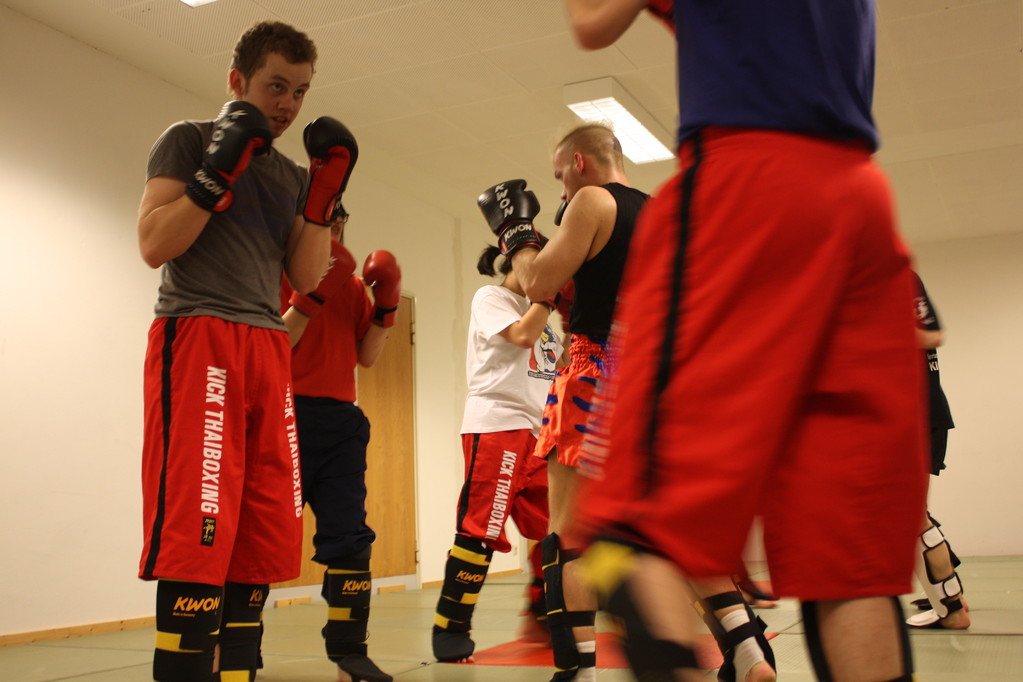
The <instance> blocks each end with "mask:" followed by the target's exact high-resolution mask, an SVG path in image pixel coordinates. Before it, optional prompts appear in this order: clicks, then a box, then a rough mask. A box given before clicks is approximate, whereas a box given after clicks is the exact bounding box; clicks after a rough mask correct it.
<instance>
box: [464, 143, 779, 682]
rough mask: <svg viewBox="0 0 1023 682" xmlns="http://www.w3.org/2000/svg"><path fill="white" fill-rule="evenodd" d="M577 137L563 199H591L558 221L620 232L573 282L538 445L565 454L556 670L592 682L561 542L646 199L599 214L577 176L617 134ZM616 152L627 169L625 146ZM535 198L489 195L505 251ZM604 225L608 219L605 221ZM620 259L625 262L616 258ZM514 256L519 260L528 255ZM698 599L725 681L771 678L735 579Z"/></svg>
mask: <svg viewBox="0 0 1023 682" xmlns="http://www.w3.org/2000/svg"><path fill="white" fill-rule="evenodd" d="M575 134H576V135H582V136H592V139H591V140H588V141H586V140H578V139H573V135H572V134H570V135H569V136H568V137H567V138H566V140H565V141H564V142H562V144H561V145H559V147H558V150H557V151H556V153H555V164H556V165H555V168H556V175H557V177H559V178H565V180H564V182H565V185H566V190H565V194H564V195H563V198H564V199H565V200H566V201H568V200H572V199H573V197H575V196H576V195H577V194H582V195H583V197H585V199H584V200H583V201H579V203H578V204H573V203H568V204H567V206H566V207H565V211H564V213H563V214H562V216H561V217H562V218H563V219H573V216H586V217H575V218H574V219H575V220H580V221H581V220H587V219H589V220H593V219H594V218H593V216H601V215H603V217H604V218H606V219H609V220H610V221H611V224H613V225H614V226H615V227H614V229H615V232H614V233H613V236H612V238H615V237H614V235H617V239H616V241H614V243H613V244H612V243H611V242H610V240H608V244H605V245H604V248H603V249H602V250H601V251H600V252H599V253H600V254H602V255H601V256H599V257H596V258H593V259H591V260H590V261H588V262H586V263H584V265H583V266H582V267H580V268H579V270H578V271H577V273H576V275H575V278H574V280H570V281H573V282H574V292H573V302H572V308H571V313H570V323H569V326H570V328H571V329H572V331H573V336H572V344H571V346H570V347H569V353H570V355H571V358H572V360H571V363H570V365H569V366H568V367H567V368H564V369H562V370H561V371H559V374H558V377H557V378H556V379H555V383H554V386H553V388H552V391H551V395H550V396H549V397H548V400H547V406H546V408H545V411H544V425H543V428H542V430H541V438H540V441H539V442H538V444H537V449H536V452H537V454H538V455H541V456H543V455H547V456H552V455H553V453H554V452H557V453H558V454H557V459H556V460H555V459H554V458H553V457H552V458H551V459H550V460H549V462H548V467H549V471H550V472H551V477H552V482H551V507H552V514H551V529H552V532H551V534H550V535H548V536H547V538H545V539H544V541H543V543H542V547H543V564H544V581H545V587H546V593H547V605H548V626H549V628H550V631H551V641H552V644H553V647H554V664H555V668H556V673H555V677H554V679H555V680H567V679H580V680H585V679H587V677H588V676H591V675H593V674H594V670H593V668H594V666H595V664H596V655H595V647H594V643H595V636H594V631H593V617H594V614H593V607H592V606H591V607H590V608H587V605H589V604H591V603H592V602H591V601H589V595H588V594H587V593H586V591H585V590H584V589H582V587H581V585H580V584H579V580H578V575H577V573H575V571H576V568H577V564H576V563H575V559H577V558H578V557H579V554H578V552H577V551H574V550H573V548H572V547H571V546H570V545H569V546H568V547H565V546H564V545H563V543H562V540H561V533H562V532H563V531H564V530H565V529H567V528H568V526H569V524H570V522H571V505H572V502H573V500H572V497H573V495H574V486H575V485H576V481H575V476H576V474H575V473H574V472H575V471H576V468H580V469H582V470H584V471H585V469H586V468H587V467H588V466H589V467H592V466H593V465H594V464H595V462H593V461H592V460H591V459H589V458H588V457H587V454H586V453H587V452H589V453H591V454H592V453H593V452H594V451H596V450H599V448H595V447H594V441H595V440H600V439H602V438H603V434H600V433H595V432H594V428H595V425H594V421H593V419H592V417H593V415H592V414H591V412H592V411H593V410H592V406H594V404H595V403H596V396H597V395H598V392H599V389H598V384H599V383H600V382H602V381H603V380H604V378H605V376H607V375H609V374H610V373H611V371H612V364H613V363H611V362H610V358H609V356H608V355H607V354H606V353H605V345H604V344H605V343H606V339H607V334H606V331H607V330H609V329H610V324H611V311H612V310H613V306H614V298H615V290H614V286H613V285H614V278H615V276H616V274H618V273H620V270H618V269H617V268H618V267H620V266H621V263H622V260H623V259H624V256H625V251H626V250H627V246H628V238H629V234H630V233H631V228H632V222H631V221H632V220H634V217H635V215H636V213H637V212H638V208H639V206H641V205H642V203H643V201H645V198H646V195H643V194H641V193H639V192H638V191H636V190H631V189H629V188H626V187H624V186H622V185H617V186H616V185H611V190H610V191H611V192H612V193H613V196H615V197H616V201H617V196H619V195H621V196H622V197H623V199H622V202H621V203H617V204H611V205H607V204H605V205H604V206H602V207H601V208H600V209H598V210H594V209H593V208H592V207H590V206H588V205H587V204H586V203H584V202H585V201H586V199H590V198H592V200H594V201H597V202H599V201H601V200H602V199H603V196H602V195H597V196H596V197H593V196H592V195H591V194H589V193H582V192H581V191H579V190H577V187H578V186H579V185H578V183H579V182H580V180H579V179H578V176H579V175H584V174H585V175H586V176H587V179H589V178H601V177H607V176H606V175H605V176H601V175H599V174H598V173H597V172H595V171H594V168H593V166H596V165H597V164H596V163H595V162H593V161H591V160H590V159H591V157H595V158H597V159H598V160H599V159H600V158H601V156H600V155H601V154H602V153H606V152H607V151H608V150H612V153H611V154H609V158H612V159H613V158H614V157H615V155H614V153H613V150H614V149H615V144H616V142H617V141H616V140H615V138H614V136H613V134H612V133H611V132H610V131H609V130H608V129H607V128H604V127H602V126H584V127H582V128H580V129H578V130H577V131H576V133H575ZM602 141H603V142H606V143H607V146H606V147H604V148H601V142H602ZM573 148H576V149H583V150H585V152H583V153H580V152H574V151H573V152H569V151H568V150H570V149H573ZM577 153H578V154H580V157H581V160H580V161H579V162H578V165H581V166H583V170H581V171H580V170H579V169H578V168H577V164H576V163H575V162H571V161H570V162H568V163H567V165H565V166H559V165H558V162H559V160H562V162H563V163H564V161H563V159H564V157H565V156H568V157H569V158H570V159H572V158H574V154H577ZM617 158H618V165H619V166H620V164H621V157H620V151H619V155H618V157H617ZM598 167H599V166H598ZM611 167H614V165H612V166H611ZM625 190H628V191H627V192H626V191H625ZM637 199H638V202H637V201H636V200H637ZM630 200H632V201H631V203H629V201H630ZM534 203H535V198H534V197H533V194H532V192H529V191H528V190H525V184H524V183H523V182H522V181H511V182H507V183H502V184H501V185H498V186H497V187H495V188H493V189H492V190H489V191H488V193H485V194H484V201H483V205H484V211H485V212H486V210H487V208H488V207H493V208H494V209H495V210H494V211H493V214H494V216H495V219H496V220H500V221H502V224H503V229H502V230H501V231H500V232H499V235H500V237H501V239H502V244H504V247H503V248H505V249H506V250H511V249H512V248H514V241H515V240H519V241H524V239H526V238H528V239H529V240H531V241H532V240H533V239H534V236H533V234H532V233H531V232H530V231H531V230H532V226H531V221H532V219H533V217H534V216H535V215H536V213H537V212H538V210H539V208H538V206H535V205H534ZM573 205H574V206H575V207H576V208H577V209H578V210H579V211H586V213H576V212H573V211H572V210H571V209H572V208H573ZM598 221H599V218H598ZM491 224H492V225H493V224H494V222H492V223H491ZM569 224H570V223H569ZM604 226H605V227H606V226H607V224H606V223H604ZM562 229H565V228H564V227H563V228H562ZM495 231H496V230H495ZM559 234H561V233H560V232H559ZM553 245H554V241H552V242H551V244H550V245H548V246H547V247H546V249H550V248H552V247H553ZM522 248H527V247H522ZM546 249H545V250H544V251H543V252H541V256H542V255H545V254H546V253H547V252H546ZM615 257H617V258H618V260H617V263H616V261H615V260H614V258H615ZM537 260H539V257H538V258H537ZM515 262H516V266H518V263H519V262H521V259H518V260H516V261H515ZM543 266H544V262H543V261H541V262H540V265H539V266H538V267H543ZM616 266H617V267H616ZM598 305H599V306H600V308H599V309H598V310H597V312H594V307H595V306H598ZM577 306H581V308H580V307H577ZM580 329H591V330H594V329H595V330H601V329H603V330H604V331H605V333H604V334H591V335H582V334H579V333H578V330H580ZM595 339H596V340H595ZM598 430H599V429H598ZM584 436H585V438H584ZM562 462H572V463H574V464H575V465H576V466H569V465H565V464H563V463H562ZM697 596H698V601H696V602H694V605H695V606H696V608H697V609H698V611H699V613H700V614H701V616H702V617H703V618H704V620H705V622H706V623H707V626H708V627H709V628H710V630H711V632H712V633H713V634H714V636H715V639H716V641H717V643H718V645H719V647H720V648H721V651H722V653H723V654H724V656H725V663H724V665H722V667H721V670H720V672H719V676H720V678H721V679H722V680H729V681H731V680H735V679H737V676H738V679H743V680H745V679H747V678H749V679H756V680H760V681H767V680H773V679H774V671H773V668H774V656H773V652H772V651H771V648H770V645H769V644H768V642H767V639H766V637H765V636H764V634H763V633H764V629H765V624H764V623H763V621H762V620H760V619H759V618H758V617H757V616H756V615H755V614H754V613H753V612H752V610H751V609H750V608H749V606H748V605H747V604H746V602H745V600H744V599H743V597H742V594H741V593H740V592H739V591H738V589H737V588H736V586H735V585H734V584H733V582H732V580H731V578H729V577H724V576H718V577H713V578H708V579H705V580H703V581H701V583H700V585H699V586H698V588H697ZM751 671H754V675H755V677H752V678H751V677H749V675H750V672H751Z"/></svg>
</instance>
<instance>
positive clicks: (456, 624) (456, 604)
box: [433, 535, 494, 661]
mask: <svg viewBox="0 0 1023 682" xmlns="http://www.w3.org/2000/svg"><path fill="white" fill-rule="evenodd" d="M493 555H494V550H492V549H490V548H489V547H487V546H486V545H485V544H484V543H482V542H480V541H479V540H474V539H472V538H469V537H466V536H464V535H456V536H455V544H454V545H453V546H452V547H451V551H450V552H448V560H447V563H446V564H445V566H444V586H443V587H442V588H441V591H440V599H438V600H437V612H436V613H435V614H434V618H433V623H434V625H433V655H434V657H435V658H436V659H437V660H438V661H460V660H462V659H465V658H468V657H469V656H471V655H472V652H473V651H475V649H476V645H475V643H474V642H473V641H472V638H470V637H469V630H471V629H472V613H473V610H475V608H476V602H477V601H478V600H479V595H480V590H481V589H483V581H484V580H486V577H487V571H488V570H489V569H490V559H491V557H493Z"/></svg>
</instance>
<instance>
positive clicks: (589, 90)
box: [563, 78, 675, 164]
mask: <svg viewBox="0 0 1023 682" xmlns="http://www.w3.org/2000/svg"><path fill="white" fill-rule="evenodd" d="M563 94H564V97H565V105H566V106H568V108H569V109H571V110H572V111H573V112H575V115H576V116H578V117H579V118H581V119H582V120H584V121H587V122H591V123H601V122H605V121H606V122H610V123H611V126H612V128H613V129H614V133H615V137H617V138H618V140H619V141H620V142H621V143H622V152H623V153H624V154H625V156H626V157H628V159H629V160H630V161H632V162H633V163H635V164H641V163H653V162H654V161H665V160H667V159H672V158H674V157H675V154H674V153H673V152H672V151H671V149H670V148H669V147H668V145H667V144H665V142H666V141H668V140H670V139H671V137H670V136H669V135H668V133H667V131H665V130H664V128H663V127H662V126H661V125H660V124H659V123H657V121H656V119H654V117H653V116H652V115H650V113H649V112H648V111H646V109H644V108H643V107H642V106H640V104H639V102H637V101H636V100H635V99H633V97H632V96H631V95H629V93H628V92H626V91H625V89H624V88H622V86H620V85H619V84H618V81H616V80H615V79H614V78H598V79H597V80H592V81H583V82H581V83H570V84H568V85H566V86H564V88H563Z"/></svg>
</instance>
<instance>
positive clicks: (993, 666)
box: [0, 557, 1023, 682]
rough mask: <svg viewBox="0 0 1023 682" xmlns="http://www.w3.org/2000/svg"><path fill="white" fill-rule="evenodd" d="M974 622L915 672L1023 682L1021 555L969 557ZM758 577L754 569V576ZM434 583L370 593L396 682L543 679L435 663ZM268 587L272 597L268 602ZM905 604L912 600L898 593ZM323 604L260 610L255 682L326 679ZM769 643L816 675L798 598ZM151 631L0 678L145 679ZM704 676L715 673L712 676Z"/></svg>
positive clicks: (929, 640) (925, 638) (6, 667)
mask: <svg viewBox="0 0 1023 682" xmlns="http://www.w3.org/2000/svg"><path fill="white" fill-rule="evenodd" d="M960 576H961V577H962V580H963V583H964V585H965V586H966V590H967V599H968V601H969V604H970V609H971V610H970V615H971V616H972V618H973V626H972V627H971V628H970V629H969V630H968V631H965V632H950V631H915V632H913V633H912V635H911V639H912V644H913V653H914V657H915V660H916V670H917V679H918V680H921V681H931V682H949V681H951V680H969V681H970V682H988V681H990V682H993V681H995V680H998V681H1005V680H1023V557H990V558H969V559H967V560H966V561H965V562H964V564H963V565H962V566H961V567H960ZM754 577H757V576H754ZM437 595H438V589H437V588H433V589H424V590H415V591H408V592H394V593H389V594H383V595H377V596H374V598H373V607H372V609H373V611H372V618H371V623H370V630H371V637H370V655H371V656H372V657H373V658H374V660H375V661H376V662H377V663H378V665H380V666H381V668H383V669H384V670H386V671H387V672H389V673H391V674H392V675H394V676H395V679H396V680H399V681H400V682H427V681H431V682H520V681H522V682H525V681H527V680H530V681H536V682H546V680H549V679H550V676H551V673H552V669H551V668H536V667H533V668H526V667H505V666H500V667H498V666H483V665H451V664H441V663H437V662H435V661H434V660H433V659H432V656H431V654H430V635H429V633H430V626H431V624H432V622H433V609H434V606H435V604H436V602H437ZM522 595H523V584H522V578H521V577H515V578H498V579H495V580H493V581H491V582H488V583H487V585H486V586H485V587H484V589H483V594H482V595H481V598H480V602H479V607H478V609H477V612H476V613H477V615H476V617H475V618H474V630H473V632H474V638H475V640H476V644H477V649H478V650H483V649H487V648H489V647H492V646H496V645H498V644H503V643H505V642H509V641H512V640H514V639H515V638H516V632H517V629H518V627H519V616H518V613H519V611H520V609H521V608H522V606H523V597H522ZM272 599H273V594H271V600H272ZM904 602H908V599H904ZM324 608H325V607H324V606H323V604H322V603H320V604H315V603H314V604H302V605H297V606H288V607H284V608H279V609H267V611H266V612H265V621H266V637H265V640H264V647H263V653H264V660H265V664H266V667H265V669H264V670H262V671H261V672H260V674H259V677H258V678H257V679H258V680H259V681H260V682H331V681H332V680H334V679H335V669H334V668H333V666H332V665H331V664H330V662H329V661H327V660H326V659H325V658H324V657H323V655H322V651H323V649H322V647H323V644H322V640H321V639H320V627H321V625H322V621H323V618H324V617H325V614H324ZM760 615H761V616H762V617H763V618H764V620H765V621H767V623H768V629H769V630H770V631H772V632H777V633H778V636H777V637H775V638H774V639H773V640H772V642H771V643H772V646H773V647H774V652H775V656H776V657H777V661H778V672H779V675H778V677H779V679H780V680H792V681H793V682H803V681H808V680H813V679H814V677H813V674H812V673H811V672H810V667H809V664H808V663H807V660H806V655H805V653H804V650H803V639H802V624H801V622H800V618H799V612H798V608H797V606H796V604H795V603H794V602H791V601H788V600H783V601H782V602H781V604H780V605H779V606H778V608H775V609H764V610H760ZM152 645H153V629H152V628H144V629H138V630H130V631H125V632H117V633H109V634H100V635H90V636H86V637H78V638H73V639H63V640H53V641H47V642H39V643H34V644H22V645H17V646H9V647H4V648H0V681H2V682H48V681H55V680H76V681H83V682H84V681H86V680H89V681H92V682H101V681H102V682H145V681H147V680H151V679H152V677H151V674H150V657H151V651H152ZM597 677H598V679H599V680H602V681H603V682H619V681H625V680H631V679H632V676H631V675H630V674H629V672H628V671H626V670H600V671H598V674H597ZM708 679H714V674H713V673H708Z"/></svg>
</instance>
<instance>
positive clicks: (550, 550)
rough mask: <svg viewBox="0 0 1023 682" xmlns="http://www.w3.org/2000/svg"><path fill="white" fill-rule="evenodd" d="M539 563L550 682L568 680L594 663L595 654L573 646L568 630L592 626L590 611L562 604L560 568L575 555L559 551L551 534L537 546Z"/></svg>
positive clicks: (563, 595)
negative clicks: (548, 640)
mask: <svg viewBox="0 0 1023 682" xmlns="http://www.w3.org/2000/svg"><path fill="white" fill-rule="evenodd" d="M540 551H541V560H542V563H543V582H544V591H545V596H546V603H547V627H548V629H549V630H550V633H551V648H552V650H553V653H554V668H555V674H554V677H553V678H552V680H569V679H572V678H573V677H575V675H576V673H577V672H578V671H579V669H580V668H592V667H594V666H596V664H597V654H596V653H595V652H592V651H589V652H585V653H583V652H580V651H579V650H578V648H577V646H576V641H575V635H574V634H573V632H572V628H577V627H592V626H593V622H594V617H595V615H596V614H595V613H594V612H593V611H569V610H568V607H567V606H566V605H565V589H564V569H565V564H567V563H568V562H570V561H575V560H577V559H578V558H579V555H578V554H576V553H574V552H571V551H568V550H565V549H562V547H561V542H560V539H559V538H558V535H557V534H556V533H551V534H550V535H548V536H547V537H545V538H544V539H543V540H542V541H541V543H540Z"/></svg>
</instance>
